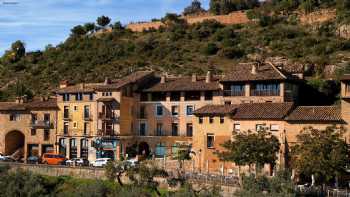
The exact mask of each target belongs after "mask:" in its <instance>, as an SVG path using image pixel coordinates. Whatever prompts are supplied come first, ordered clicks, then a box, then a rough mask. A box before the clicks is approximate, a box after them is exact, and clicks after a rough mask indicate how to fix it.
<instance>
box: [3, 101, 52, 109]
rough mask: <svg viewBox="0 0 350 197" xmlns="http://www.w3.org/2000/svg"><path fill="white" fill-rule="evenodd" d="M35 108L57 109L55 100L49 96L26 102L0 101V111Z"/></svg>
mask: <svg viewBox="0 0 350 197" xmlns="http://www.w3.org/2000/svg"><path fill="white" fill-rule="evenodd" d="M36 109H37V110H40V109H58V106H57V100H56V99H54V98H50V99H49V100H46V101H41V100H38V99H35V100H31V101H29V102H27V103H16V102H0V111H27V110H36Z"/></svg>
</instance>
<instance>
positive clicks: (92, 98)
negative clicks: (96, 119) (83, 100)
mask: <svg viewBox="0 0 350 197" xmlns="http://www.w3.org/2000/svg"><path fill="white" fill-rule="evenodd" d="M89 100H90V101H93V100H94V94H93V93H90V94H89Z"/></svg>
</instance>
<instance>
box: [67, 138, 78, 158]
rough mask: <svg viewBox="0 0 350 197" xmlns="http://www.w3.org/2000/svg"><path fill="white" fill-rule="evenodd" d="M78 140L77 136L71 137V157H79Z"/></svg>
mask: <svg viewBox="0 0 350 197" xmlns="http://www.w3.org/2000/svg"><path fill="white" fill-rule="evenodd" d="M77 156H78V155H77V140H76V139H75V138H72V139H70V154H69V157H70V158H71V159H72V158H77Z"/></svg>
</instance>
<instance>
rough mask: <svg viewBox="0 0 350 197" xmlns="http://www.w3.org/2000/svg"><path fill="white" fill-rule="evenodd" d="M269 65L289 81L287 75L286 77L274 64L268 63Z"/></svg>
mask: <svg viewBox="0 0 350 197" xmlns="http://www.w3.org/2000/svg"><path fill="white" fill-rule="evenodd" d="M266 63H267V64H269V65H270V66H271V67H272V68H273V69H274V70H275V71H277V72H278V73H279V74H280V75H281V76H282V77H283V78H285V79H287V77H286V75H284V74H283V73H282V72H281V71H280V70H279V69H278V68H277V67H276V66H275V65H274V64H273V63H272V62H270V61H267V62H266Z"/></svg>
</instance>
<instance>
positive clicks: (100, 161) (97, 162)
mask: <svg viewBox="0 0 350 197" xmlns="http://www.w3.org/2000/svg"><path fill="white" fill-rule="evenodd" d="M111 161H112V159H111V158H100V159H96V160H95V161H93V162H91V164H90V166H93V167H104V166H106V165H107V163H108V162H111Z"/></svg>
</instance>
